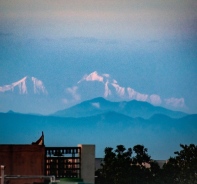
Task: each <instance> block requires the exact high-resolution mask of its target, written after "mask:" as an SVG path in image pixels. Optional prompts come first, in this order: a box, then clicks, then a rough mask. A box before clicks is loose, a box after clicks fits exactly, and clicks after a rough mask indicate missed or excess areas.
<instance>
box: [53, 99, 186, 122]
mask: <svg viewBox="0 0 197 184" xmlns="http://www.w3.org/2000/svg"><path fill="white" fill-rule="evenodd" d="M109 111H114V112H117V113H120V114H123V115H126V116H129V117H132V118H136V117H141V118H145V119H148V118H150V117H152V116H153V115H155V114H163V115H166V116H169V117H171V118H182V117H184V116H186V115H187V114H186V113H183V112H180V111H172V110H168V109H165V108H163V107H159V106H154V105H152V104H150V103H148V102H142V101H137V100H131V101H121V102H111V101H108V100H106V99H104V98H102V97H98V98H94V99H91V100H87V101H84V102H82V103H79V104H77V105H75V106H72V107H70V108H68V109H64V110H61V111H57V112H55V113H54V114H52V115H53V116H59V117H76V118H78V117H87V116H93V115H97V114H102V113H106V112H109Z"/></svg>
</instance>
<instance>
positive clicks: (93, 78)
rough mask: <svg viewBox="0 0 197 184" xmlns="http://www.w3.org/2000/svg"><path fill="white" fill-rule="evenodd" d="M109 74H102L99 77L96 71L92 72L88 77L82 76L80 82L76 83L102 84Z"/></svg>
mask: <svg viewBox="0 0 197 184" xmlns="http://www.w3.org/2000/svg"><path fill="white" fill-rule="evenodd" d="M109 77H110V76H109V74H102V75H99V74H98V72H97V71H94V72H92V73H90V74H89V75H84V76H83V78H82V79H81V80H79V82H78V83H81V82H82V81H98V82H104V81H105V79H106V78H109Z"/></svg>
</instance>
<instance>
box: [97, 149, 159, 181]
mask: <svg viewBox="0 0 197 184" xmlns="http://www.w3.org/2000/svg"><path fill="white" fill-rule="evenodd" d="M133 151H134V155H135V156H133V157H132V154H133ZM133 151H132V148H128V149H127V150H126V148H125V147H124V146H123V145H118V146H117V148H116V149H115V150H113V148H105V157H104V159H103V163H102V164H101V166H102V169H100V170H98V171H97V172H96V175H97V176H98V178H97V179H96V183H102V184H128V183H139V184H143V183H144V184H145V183H146V184H147V183H150V182H152V181H154V178H155V176H156V174H155V173H157V172H158V171H156V170H157V169H159V166H158V164H156V163H154V162H153V161H152V160H151V159H150V156H149V155H148V154H147V148H144V146H142V145H136V146H134V147H133ZM145 163H146V164H150V166H153V167H152V168H146V167H145Z"/></svg>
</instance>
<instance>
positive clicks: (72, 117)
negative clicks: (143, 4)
mask: <svg viewBox="0 0 197 184" xmlns="http://www.w3.org/2000/svg"><path fill="white" fill-rule="evenodd" d="M196 122H197V115H196V114H193V115H188V114H185V113H182V112H176V111H171V110H168V109H165V108H161V107H157V106H153V105H151V104H149V103H147V102H139V101H136V100H133V101H129V102H126V101H122V102H111V101H108V100H106V99H104V98H101V97H100V98H95V99H92V100H88V101H84V102H82V103H80V104H77V105H75V106H73V107H71V108H68V109H65V110H63V111H58V112H55V113H53V114H51V115H49V116H43V115H35V114H19V113H15V112H13V111H9V112H7V113H0V144H20V143H22V144H24V143H25V144H28V143H31V142H32V138H34V137H35V139H36V137H38V136H39V135H40V132H41V131H44V133H45V144H46V145H47V146H73V145H77V144H79V143H83V144H95V145H96V156H97V157H102V156H103V151H104V148H105V147H109V146H110V147H115V146H116V145H118V144H123V145H125V146H126V147H128V146H130V147H132V146H133V145H136V144H143V145H145V147H147V148H148V149H149V153H150V155H151V156H152V157H153V158H154V159H168V158H169V156H172V154H173V151H175V150H176V149H178V147H179V144H180V143H182V144H189V143H194V144H196V143H197V142H196V140H197V134H196V131H197V123H196Z"/></svg>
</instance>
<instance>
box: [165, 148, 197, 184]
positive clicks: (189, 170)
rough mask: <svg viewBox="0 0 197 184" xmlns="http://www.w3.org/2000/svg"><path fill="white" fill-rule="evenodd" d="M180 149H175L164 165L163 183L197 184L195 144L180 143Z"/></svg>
mask: <svg viewBox="0 0 197 184" xmlns="http://www.w3.org/2000/svg"><path fill="white" fill-rule="evenodd" d="M180 147H181V148H182V150H181V151H179V152H178V151H176V152H175V154H176V155H177V156H175V157H174V158H170V159H169V161H168V163H167V164H165V165H164V167H163V170H162V176H163V180H164V183H166V184H167V183H172V184H197V146H195V145H194V144H190V145H189V146H187V145H182V144H181V145H180Z"/></svg>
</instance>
